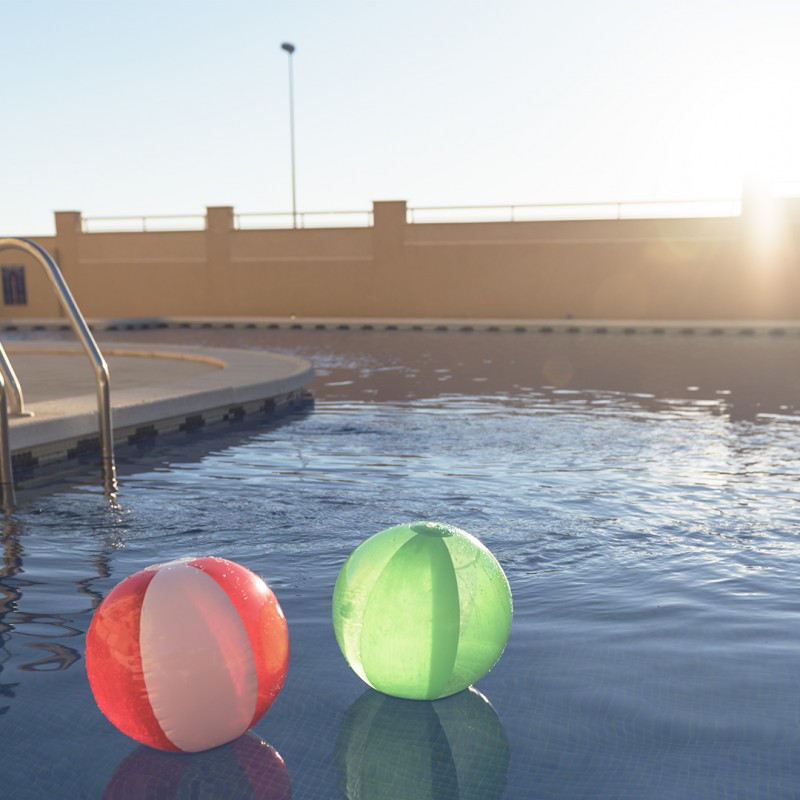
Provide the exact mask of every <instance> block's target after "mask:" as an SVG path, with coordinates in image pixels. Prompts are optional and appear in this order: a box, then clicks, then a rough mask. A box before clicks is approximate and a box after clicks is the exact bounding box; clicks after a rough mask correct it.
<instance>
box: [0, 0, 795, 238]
mask: <svg viewBox="0 0 800 800" xmlns="http://www.w3.org/2000/svg"><path fill="white" fill-rule="evenodd" d="M0 32H1V33H2V50H0V58H2V68H0V84H2V95H1V96H2V98H3V106H2V109H3V113H2V120H1V121H0V142H1V143H2V159H0V235H14V234H21V235H25V234H46V233H49V232H51V231H52V230H53V220H52V212H53V211H54V210H78V211H82V212H84V214H86V215H89V216H99V215H117V214H119V215H123V214H131V215H133V214H181V213H187V214H191V213H202V212H203V211H204V209H205V207H206V206H209V205H232V206H234V207H235V208H236V210H237V211H238V212H262V211H287V210H290V209H291V171H290V157H289V154H290V147H289V144H290V140H289V102H288V64H287V62H288V57H287V54H286V53H285V52H283V51H282V50H281V49H280V45H281V42H283V41H291V42H293V43H294V44H295V45H296V46H297V51H296V53H295V56H294V75H295V111H296V147H297V193H298V207H299V209H300V210H301V211H302V210H308V211H314V210H350V209H368V208H369V207H370V206H371V203H372V201H373V200H394V199H404V200H407V201H408V202H409V204H410V205H413V206H430V205H470V204H471V205H483V204H501V203H509V204H510V203H547V202H571V201H602V200H613V201H617V200H645V199H677V198H680V199H693V198H707V197H735V196H738V194H739V190H740V186H741V181H742V177H743V175H747V174H751V173H755V172H764V173H768V174H769V175H770V176H771V177H772V178H773V179H774V180H775V181H776V183H777V184H778V185H779V186H781V187H783V186H790V187H791V186H794V187H799V188H800V103H798V100H797V97H798V91H799V90H798V86H800V45H798V42H800V0H738V2H737V0H492V2H487V0H480V2H474V1H473V0H406V1H405V2H394V0H384V1H383V2H379V1H378V0H337V2H331V0H280V1H278V0H261V1H260V2H254V1H253V0H224V2H223V0H214V2H208V0H191V2H189V1H188V0H186V1H184V0H136V1H135V2H133V1H132V0H0Z"/></svg>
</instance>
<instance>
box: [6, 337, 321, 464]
mask: <svg viewBox="0 0 800 800" xmlns="http://www.w3.org/2000/svg"><path fill="white" fill-rule="evenodd" d="M102 349H103V351H104V355H105V356H106V358H107V360H109V361H110V362H111V361H112V360H113V359H114V357H115V356H116V355H120V356H123V357H125V358H127V359H128V360H129V362H132V363H133V366H131V364H130V363H129V364H127V365H126V369H128V370H131V369H133V371H134V372H133V374H131V375H128V376H126V377H127V383H128V385H129V386H130V384H131V383H133V382H136V380H137V379H139V378H140V379H141V385H139V386H137V387H135V388H124V389H121V390H116V391H115V389H114V370H113V369H112V370H111V404H112V422H113V428H114V441H115V445H116V446H123V445H126V444H128V445H130V444H136V443H139V442H142V441H144V440H146V439H148V438H152V437H155V436H157V435H159V434H163V433H172V432H178V431H187V432H191V431H196V430H199V429H202V428H205V427H206V426H209V425H213V424H216V423H220V422H226V421H236V420H241V419H243V418H245V417H248V418H249V417H252V416H254V415H257V414H262V415H263V414H273V413H275V412H278V411H280V410H283V409H288V408H290V407H292V406H295V405H298V404H299V403H301V402H302V401H303V400H304V398H305V397H306V388H307V386H308V385H309V383H310V382H311V378H312V375H313V369H312V367H311V365H310V364H309V363H308V362H307V361H304V360H302V359H299V358H294V357H291V356H285V355H279V354H276V353H268V352H263V351H248V350H232V349H223V348H212V347H198V348H194V347H189V346H174V345H157V346H152V345H150V346H139V345H135V344H128V343H120V344H119V345H110V346H106V347H104V348H102ZM7 351H8V353H9V356H10V360H11V363H12V365H13V364H14V356H15V355H17V356H20V355H24V356H27V357H28V358H31V357H33V358H35V359H39V358H41V359H44V360H45V361H44V365H45V369H46V372H47V373H48V378H49V380H52V381H58V380H59V377H62V378H63V379H64V380H67V379H68V377H69V375H70V373H71V372H74V370H75V368H76V367H79V368H80V369H81V370H82V371H84V372H85V371H88V372H89V375H91V369H90V367H89V364H88V362H87V361H86V360H85V358H83V352H82V351H81V350H80V348H79V347H78V346H77V345H74V344H72V343H65V342H51V341H48V342H33V341H15V342H13V343H9V346H8V347H7ZM65 355H69V356H75V359H70V358H64V356H65ZM78 356H80V357H81V358H80V361H78V358H77V357H78ZM131 357H133V358H131ZM155 359H162V360H165V359H166V360H171V362H170V363H172V362H180V361H191V362H194V364H195V366H196V365H198V364H199V365H201V371H198V370H197V369H196V368H195V369H193V370H192V371H191V373H189V374H184V375H181V374H176V375H175V378H174V380H169V381H168V382H164V380H163V379H162V382H160V383H158V384H156V385H152V383H150V384H148V366H149V365H151V364H153V362H154V360H155ZM176 372H177V370H176ZM28 388H29V389H30V388H31V387H30V386H29V387H28ZM33 388H34V389H35V387H33ZM22 389H23V393H25V391H26V385H25V382H22ZM88 389H89V391H88V392H85V393H82V394H77V395H74V396H70V397H58V398H53V399H45V400H40V401H35V400H34V401H33V402H26V408H27V409H28V410H29V411H31V412H33V414H32V416H23V417H15V416H12V417H11V418H10V420H9V423H10V439H11V452H12V462H13V465H14V470H15V477H18V476H24V477H36V473H38V472H39V471H40V470H41V468H43V467H48V468H49V467H52V466H53V465H59V464H62V463H66V462H69V461H71V460H74V459H75V458H79V457H84V456H92V455H93V454H95V453H98V452H99V433H98V418H97V396H96V392H95V391H94V389H93V387H92V385H91V384H89V386H88ZM34 394H35V392H34ZM18 480H19V477H18Z"/></svg>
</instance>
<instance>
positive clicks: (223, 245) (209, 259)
mask: <svg viewBox="0 0 800 800" xmlns="http://www.w3.org/2000/svg"><path fill="white" fill-rule="evenodd" d="M233 232H234V217H233V207H232V206H209V207H208V208H206V263H205V275H204V276H202V279H203V280H204V281H205V285H206V292H207V293H206V297H207V307H208V308H213V309H219V312H218V313H220V314H235V313H236V310H237V302H236V281H235V276H234V272H233V265H232V262H231V247H232V243H231V239H232V237H233ZM198 279H200V276H198Z"/></svg>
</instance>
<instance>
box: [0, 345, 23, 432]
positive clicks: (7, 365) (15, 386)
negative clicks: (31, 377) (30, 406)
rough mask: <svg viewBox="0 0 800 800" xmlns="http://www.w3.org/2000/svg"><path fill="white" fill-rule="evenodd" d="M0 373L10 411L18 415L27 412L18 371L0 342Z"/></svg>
mask: <svg viewBox="0 0 800 800" xmlns="http://www.w3.org/2000/svg"><path fill="white" fill-rule="evenodd" d="M0 374H2V377H3V381H4V383H5V395H6V398H7V405H8V413H9V414H13V415H16V416H22V415H24V414H27V412H26V411H25V399H24V398H23V396H22V386H20V383H19V378H18V377H17V373H16V372H14V367H12V366H11V362H10V361H9V360H8V354H7V353H6V351H5V348H4V347H3V345H2V344H0Z"/></svg>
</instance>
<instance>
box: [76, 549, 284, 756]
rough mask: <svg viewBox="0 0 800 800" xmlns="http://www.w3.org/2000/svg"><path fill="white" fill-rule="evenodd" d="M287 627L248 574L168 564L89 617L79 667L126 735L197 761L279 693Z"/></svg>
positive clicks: (203, 563)
mask: <svg viewBox="0 0 800 800" xmlns="http://www.w3.org/2000/svg"><path fill="white" fill-rule="evenodd" d="M288 662H289V639H288V630H287V626H286V620H285V618H284V616H283V612H282V610H281V608H280V605H279V604H278V602H277V600H276V598H275V596H274V595H273V593H272V591H271V590H270V589H269V587H267V585H266V584H265V583H264V582H263V581H262V580H261V579H260V578H259V577H258V576H256V575H255V574H253V573H252V572H250V570H248V569H246V568H245V567H242V566H241V565H238V564H235V563H233V562H231V561H226V560H224V559H220V558H197V559H185V560H180V561H172V562H169V563H166V564H160V565H155V566H153V567H149V568H147V569H146V570H143V571H142V572H139V573H137V574H136V575H133V576H131V577H130V578H126V579H125V580H123V581H122V582H121V583H120V584H119V585H118V586H117V587H115V588H114V590H112V592H111V593H110V594H109V595H108V597H107V598H106V599H105V600H104V601H103V603H102V604H101V605H100V607H99V608H98V609H97V611H96V612H95V616H94V619H93V621H92V624H91V626H90V629H89V633H88V635H87V644H86V668H87V672H88V674H89V681H90V684H91V687H92V692H93V693H94V696H95V700H96V701H97V704H98V706H99V707H100V710H101V711H102V712H103V713H104V714H105V715H106V716H107V717H108V719H109V720H110V721H111V722H112V723H113V724H114V725H116V727H117V728H119V729H120V730H121V731H122V732H123V733H126V734H128V735H129V736H131V737H132V738H134V739H136V740H138V741H140V742H143V743H144V744H148V745H150V746H152V747H157V748H159V749H162V750H172V751H185V752H196V751H199V750H206V749H209V748H211V747H216V746H217V745H220V744H224V743H225V742H228V741H231V740H233V739H235V738H236V737H238V736H240V735H241V734H242V733H244V732H245V731H247V730H248V729H249V728H250V727H251V726H252V725H253V724H254V723H255V722H256V721H257V720H258V719H259V718H260V717H261V716H262V715H263V713H264V712H265V711H266V710H267V708H268V707H269V706H270V705H271V704H272V702H273V701H274V700H275V698H276V697H277V695H278V692H279V691H280V689H281V687H282V685H283V680H284V677H285V674H286V670H287V668H288Z"/></svg>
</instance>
